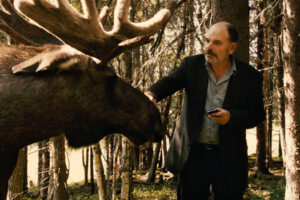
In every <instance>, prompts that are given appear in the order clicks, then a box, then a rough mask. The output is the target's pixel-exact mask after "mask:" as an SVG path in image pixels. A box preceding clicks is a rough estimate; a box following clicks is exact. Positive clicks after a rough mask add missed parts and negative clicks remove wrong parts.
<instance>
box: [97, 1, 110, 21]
mask: <svg viewBox="0 0 300 200" xmlns="http://www.w3.org/2000/svg"><path fill="white" fill-rule="evenodd" d="M108 12H109V8H108V6H104V7H103V8H102V9H101V12H100V14H99V20H100V22H101V23H102V24H103V25H104V24H105V23H106V20H107V16H108Z"/></svg>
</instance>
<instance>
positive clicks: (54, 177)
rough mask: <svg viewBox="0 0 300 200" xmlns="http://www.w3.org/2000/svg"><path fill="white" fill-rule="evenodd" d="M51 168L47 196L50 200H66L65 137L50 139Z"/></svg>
mask: <svg viewBox="0 0 300 200" xmlns="http://www.w3.org/2000/svg"><path fill="white" fill-rule="evenodd" d="M51 140H52V142H51V151H52V169H51V179H50V183H49V190H48V197H47V199H51V200H62V199H63V200H67V199H69V197H68V193H67V179H68V175H67V167H66V162H65V139H64V136H58V137H55V138H52V139H51Z"/></svg>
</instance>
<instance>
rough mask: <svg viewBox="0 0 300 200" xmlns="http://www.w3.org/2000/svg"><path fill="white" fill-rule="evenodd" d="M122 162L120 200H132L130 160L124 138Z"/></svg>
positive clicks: (126, 142) (127, 145)
mask: <svg viewBox="0 0 300 200" xmlns="http://www.w3.org/2000/svg"><path fill="white" fill-rule="evenodd" d="M122 150H123V151H122V154H123V155H122V160H123V167H122V168H123V170H122V188H121V200H130V199H132V170H131V162H130V161H131V160H130V151H129V144H128V141H127V139H126V138H125V137H123V140H122Z"/></svg>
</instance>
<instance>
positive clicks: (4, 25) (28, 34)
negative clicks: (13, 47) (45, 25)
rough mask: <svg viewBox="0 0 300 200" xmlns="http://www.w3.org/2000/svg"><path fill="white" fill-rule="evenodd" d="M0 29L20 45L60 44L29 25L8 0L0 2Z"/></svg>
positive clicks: (45, 33) (50, 36)
mask: <svg viewBox="0 0 300 200" xmlns="http://www.w3.org/2000/svg"><path fill="white" fill-rule="evenodd" d="M0 29H1V30H3V31H4V32H5V33H7V34H8V35H9V36H11V37H12V38H13V39H14V40H15V41H17V42H20V43H22V44H27V45H35V46H39V45H43V44H61V41H59V40H58V39H57V38H55V37H54V36H52V35H51V34H49V33H48V32H46V31H44V30H43V29H41V28H39V27H37V26H34V25H32V24H31V23H29V22H28V20H27V19H25V18H24V17H23V16H22V15H20V14H19V13H18V12H17V11H16V9H15V8H14V6H13V5H12V4H11V3H10V2H9V1H8V0H0Z"/></svg>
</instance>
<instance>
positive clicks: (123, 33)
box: [15, 0, 175, 61]
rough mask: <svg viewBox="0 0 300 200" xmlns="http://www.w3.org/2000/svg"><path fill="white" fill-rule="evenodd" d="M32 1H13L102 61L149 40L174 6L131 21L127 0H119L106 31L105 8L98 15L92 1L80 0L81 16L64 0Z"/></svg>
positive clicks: (33, 17)
mask: <svg viewBox="0 0 300 200" xmlns="http://www.w3.org/2000/svg"><path fill="white" fill-rule="evenodd" d="M32 1H34V3H29V0H15V6H16V8H17V9H18V10H20V12H22V13H24V14H25V15H26V16H27V17H29V18H30V19H32V20H33V21H35V22H36V23H37V24H39V25H40V26H42V27H43V28H44V29H46V30H47V31H49V32H50V33H51V34H53V35H55V36H56V37H58V38H59V39H61V40H62V41H64V42H65V43H66V44H68V45H70V46H72V47H74V48H75V49H77V50H79V51H81V52H83V53H86V54H88V55H90V56H93V57H96V58H98V59H100V60H101V61H102V60H105V61H107V60H108V59H112V58H113V56H116V55H117V54H119V53H120V52H122V51H124V49H125V48H127V49H128V48H132V47H135V46H137V45H140V44H144V43H145V42H146V41H148V42H149V39H145V38H147V37H149V36H150V35H153V34H154V33H156V32H158V31H159V30H160V29H161V28H162V27H163V26H164V25H165V24H166V23H167V22H168V20H169V19H170V17H171V14H172V12H173V10H174V9H175V2H173V1H172V2H169V4H168V6H167V8H165V9H162V10H161V11H159V12H158V13H157V14H156V15H155V16H154V17H152V18H151V19H149V20H148V21H146V22H142V23H132V22H130V21H128V16H127V15H128V9H129V0H118V1H117V6H116V9H115V22H114V27H113V29H112V30H111V31H108V32H107V31H105V30H104V28H103V24H102V22H103V21H104V18H105V16H107V13H108V12H107V9H108V8H104V9H102V11H101V13H100V16H99V18H98V16H97V15H98V12H97V9H96V5H95V2H94V1H93V0H81V3H82V7H83V11H84V15H81V14H80V13H78V12H77V11H76V10H75V9H74V8H73V7H72V6H71V5H70V4H69V3H68V1H67V0H57V5H58V6H55V5H53V4H51V3H49V2H48V1H47V0H32ZM105 13H106V14H105ZM102 16H104V17H102ZM124 42H125V43H124ZM124 44H126V45H124ZM120 50H122V51H120Z"/></svg>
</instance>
